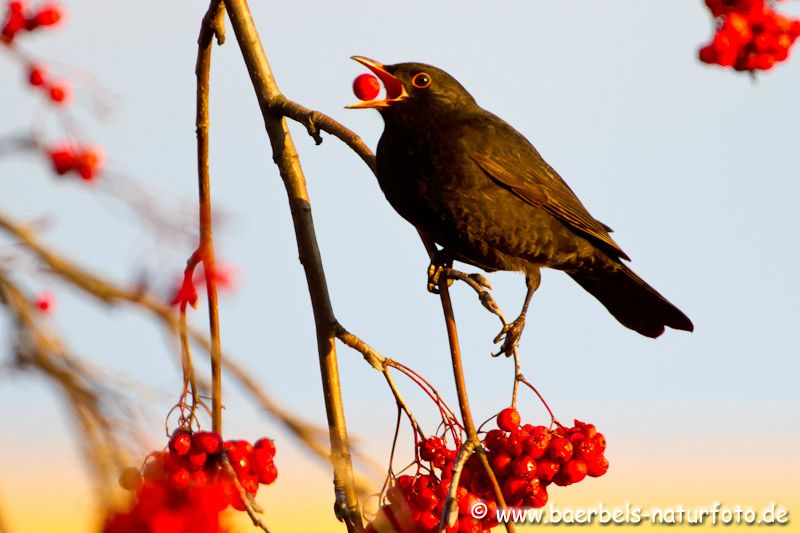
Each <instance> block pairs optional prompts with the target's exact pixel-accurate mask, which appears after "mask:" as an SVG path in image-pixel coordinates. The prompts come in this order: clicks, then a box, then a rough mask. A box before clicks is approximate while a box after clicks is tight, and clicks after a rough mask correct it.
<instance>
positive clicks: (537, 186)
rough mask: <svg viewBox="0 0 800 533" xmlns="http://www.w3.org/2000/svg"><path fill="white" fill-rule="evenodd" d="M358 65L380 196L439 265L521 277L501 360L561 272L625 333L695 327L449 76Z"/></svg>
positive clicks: (554, 176)
mask: <svg viewBox="0 0 800 533" xmlns="http://www.w3.org/2000/svg"><path fill="white" fill-rule="evenodd" d="M353 59H354V60H356V61H357V62H359V63H361V64H362V65H364V66H366V67H367V68H369V69H370V70H371V71H372V72H373V73H374V74H375V75H376V76H377V77H378V78H379V79H380V80H381V82H382V83H383V86H384V88H385V93H386V94H385V96H386V97H385V98H384V99H380V100H368V101H365V102H359V103H356V104H352V105H350V106H348V107H350V108H375V109H377V110H378V111H379V112H380V114H381V116H382V117H383V121H384V130H383V135H381V138H380V141H379V142H378V149H377V154H376V164H377V172H376V174H377V177H378V182H379V184H380V187H381V189H382V190H383V192H384V194H385V195H386V199H387V200H388V201H389V203H390V204H391V205H392V207H393V208H394V209H395V210H396V211H397V212H398V213H399V214H400V215H401V216H402V217H403V218H405V219H406V220H407V221H408V222H410V223H411V224H413V225H414V226H415V227H416V228H417V229H418V230H419V232H420V234H421V235H423V236H424V237H426V238H428V239H429V240H431V241H433V242H435V243H436V244H438V245H439V246H440V247H441V251H440V252H439V254H440V258H439V261H440V262H441V263H442V264H447V262H448V261H452V260H457V261H461V262H463V263H467V264H469V265H473V266H476V267H479V268H481V269H483V270H485V271H487V272H492V271H497V270H510V271H520V272H523V273H525V276H526V282H527V287H528V292H527V295H526V297H525V303H524V304H523V307H522V312H521V313H520V316H519V318H517V319H516V320H515V321H514V322H512V323H511V324H506V323H505V321H504V324H505V325H504V328H503V331H501V334H500V335H498V338H497V339H495V341H496V342H499V340H500V339H501V338H503V337H504V341H503V344H502V347H501V350H500V353H505V354H506V355H511V354H512V353H513V351H514V350H515V348H516V345H517V343H518V341H519V336H520V334H521V332H522V328H523V327H524V324H525V313H526V311H527V308H528V305H529V304H530V301H531V298H532V296H533V293H534V292H535V291H536V289H537V288H538V286H539V282H540V279H541V276H540V273H539V269H540V268H541V267H549V268H554V269H558V270H563V271H564V272H566V273H567V274H568V275H569V276H570V277H572V279H574V280H575V281H577V282H578V284H579V285H580V286H581V287H583V288H584V289H585V290H587V291H588V292H589V293H590V294H592V295H593V296H594V297H595V298H597V299H598V300H599V301H600V303H602V304H603V305H604V306H605V307H606V309H608V311H609V312H610V313H611V314H612V315H613V316H614V317H615V318H616V319H617V320H618V321H619V322H621V323H622V324H623V325H624V326H626V327H628V328H630V329H632V330H634V331H637V332H639V333H641V334H642V335H645V336H647V337H653V338H655V337H658V336H659V335H661V334H662V333H663V332H664V328H665V326H669V327H671V328H674V329H680V330H685V331H692V330H693V329H694V326H693V325H692V322H691V321H690V320H689V318H688V317H687V316H686V315H685V314H683V313H682V312H681V311H680V310H679V309H678V308H677V307H675V306H674V305H672V304H671V303H670V302H669V301H667V299H666V298H664V297H663V296H661V294H659V293H658V292H657V291H656V290H655V289H654V288H652V287H651V286H650V285H648V284H647V283H646V282H645V281H644V280H642V279H641V278H640V277H639V276H637V275H636V274H635V273H634V272H633V271H632V270H631V269H630V268H628V266H627V265H626V264H625V263H623V262H622V260H630V259H629V257H628V255H627V254H626V253H625V252H624V251H622V249H621V248H620V246H619V245H618V244H617V243H616V242H614V239H612V238H611V236H610V235H609V233H610V232H611V228H609V227H608V226H606V225H605V224H603V223H602V222H600V221H599V220H597V219H595V218H594V217H592V215H590V214H589V212H588V211H587V210H586V208H585V207H584V206H583V204H582V203H581V202H580V200H578V198H577V196H575V193H573V192H572V189H570V188H569V186H568V185H567V184H566V183H565V182H564V181H563V180H562V179H561V177H560V176H559V175H558V173H556V171H555V170H553V168H552V167H550V165H548V164H547V163H546V162H545V160H544V159H543V158H542V156H541V155H539V152H538V151H537V150H536V148H534V147H533V145H532V144H531V143H530V142H529V141H528V140H527V139H526V138H525V137H523V136H522V134H520V133H519V132H518V131H516V130H515V129H514V128H512V127H511V126H510V125H508V124H507V123H506V122H505V121H503V120H502V119H500V118H499V117H497V116H495V115H493V114H492V113H490V112H488V111H486V110H484V109H482V108H481V107H479V106H478V104H477V103H476V102H475V99H474V98H473V97H472V96H471V95H470V94H469V93H468V92H467V90H466V89H465V88H464V87H463V86H462V85H461V84H460V83H459V82H458V81H456V80H455V79H454V78H453V77H452V76H450V75H449V74H447V73H446V72H445V71H443V70H441V69H438V68H436V67H433V66H430V65H425V64H422V63H399V64H395V65H382V64H381V63H378V62H377V61H374V60H372V59H368V58H366V57H362V56H354V57H353Z"/></svg>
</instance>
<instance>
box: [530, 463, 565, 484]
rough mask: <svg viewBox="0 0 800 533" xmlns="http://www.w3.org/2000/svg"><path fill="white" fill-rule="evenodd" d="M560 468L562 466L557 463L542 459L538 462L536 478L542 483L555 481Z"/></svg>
mask: <svg viewBox="0 0 800 533" xmlns="http://www.w3.org/2000/svg"><path fill="white" fill-rule="evenodd" d="M560 468H561V465H560V464H558V463H557V462H555V461H551V460H550V459H540V460H538V461H536V476H537V477H538V478H539V479H541V480H542V481H553V477H554V476H555V475H556V474H557V473H558V470H559V469H560Z"/></svg>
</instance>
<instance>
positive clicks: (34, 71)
mask: <svg viewBox="0 0 800 533" xmlns="http://www.w3.org/2000/svg"><path fill="white" fill-rule="evenodd" d="M28 83H29V84H30V86H31V87H35V88H37V89H41V90H42V91H44V92H45V93H46V94H47V96H48V98H50V100H51V101H52V102H53V103H54V104H56V105H61V104H65V103H67V101H68V100H69V86H68V85H67V84H66V82H63V81H60V82H55V81H53V80H51V79H50V78H49V77H48V75H47V71H46V70H45V69H44V67H42V66H40V65H29V66H28Z"/></svg>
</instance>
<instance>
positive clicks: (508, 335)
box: [492, 316, 525, 357]
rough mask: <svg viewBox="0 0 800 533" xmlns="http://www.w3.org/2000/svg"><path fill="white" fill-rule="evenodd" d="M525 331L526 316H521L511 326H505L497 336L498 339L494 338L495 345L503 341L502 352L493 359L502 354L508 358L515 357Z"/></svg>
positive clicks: (493, 355)
mask: <svg viewBox="0 0 800 533" xmlns="http://www.w3.org/2000/svg"><path fill="white" fill-rule="evenodd" d="M523 329H525V317H524V316H520V317H519V318H517V319H516V320H515V321H513V322H511V323H510V324H506V325H504V326H503V329H502V330H500V333H498V334H497V337H495V338H494V343H495V344H497V343H499V342H500V341H502V344H501V345H500V350H498V352H497V353H493V354H492V357H497V356H499V355H500V354H505V356H506V357H511V356H512V355H514V352H516V351H517V345H518V344H519V340H520V338H521V337H522V330H523Z"/></svg>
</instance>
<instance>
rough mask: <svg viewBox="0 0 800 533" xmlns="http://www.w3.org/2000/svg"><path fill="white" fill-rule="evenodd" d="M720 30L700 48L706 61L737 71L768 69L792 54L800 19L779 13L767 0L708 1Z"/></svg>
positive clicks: (798, 31) (701, 58)
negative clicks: (791, 48)
mask: <svg viewBox="0 0 800 533" xmlns="http://www.w3.org/2000/svg"><path fill="white" fill-rule="evenodd" d="M706 5H707V6H708V8H709V9H710V10H711V14H712V15H713V16H714V17H715V18H716V19H717V31H716V33H715V34H714V37H713V39H712V40H711V42H710V43H709V44H707V45H706V46H704V47H702V48H701V49H700V52H699V55H700V60H701V61H703V62H705V63H712V64H717V65H721V66H723V67H733V68H734V69H736V70H749V71H751V72H753V71H756V70H769V69H771V68H772V67H773V66H775V64H776V63H778V62H780V61H783V60H785V59H786V58H787V57H788V56H789V48H790V47H791V46H792V44H794V42H795V40H796V39H797V37H798V36H800V20H793V19H790V18H788V17H785V16H783V15H781V14H780V13H778V12H776V11H775V10H774V9H773V8H772V6H771V5H770V4H769V3H768V2H766V1H765V0H706Z"/></svg>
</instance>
